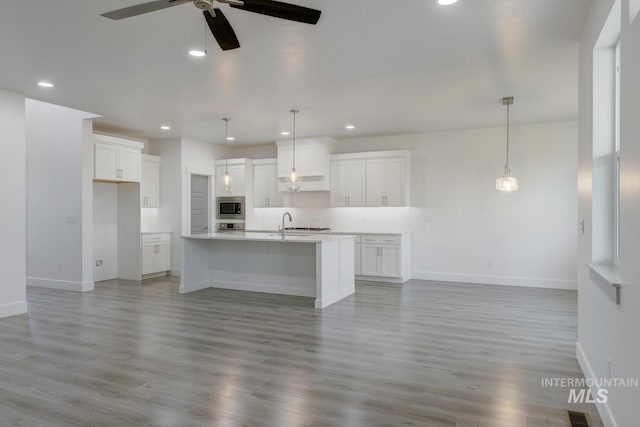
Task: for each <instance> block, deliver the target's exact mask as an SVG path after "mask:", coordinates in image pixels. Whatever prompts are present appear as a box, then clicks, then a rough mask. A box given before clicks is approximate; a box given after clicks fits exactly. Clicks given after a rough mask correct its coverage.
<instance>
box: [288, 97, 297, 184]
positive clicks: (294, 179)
mask: <svg viewBox="0 0 640 427" xmlns="http://www.w3.org/2000/svg"><path fill="white" fill-rule="evenodd" d="M289 112H290V113H291V114H293V138H292V141H293V162H292V164H291V165H292V167H291V173H290V174H289V191H294V192H295V191H300V186H299V185H298V173H297V172H296V114H298V113H299V112H300V110H296V109H293V110H289Z"/></svg>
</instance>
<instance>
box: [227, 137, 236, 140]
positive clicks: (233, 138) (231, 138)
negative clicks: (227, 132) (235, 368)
mask: <svg viewBox="0 0 640 427" xmlns="http://www.w3.org/2000/svg"><path fill="white" fill-rule="evenodd" d="M235 140H236V138H235V137H233V136H228V137H227V141H235Z"/></svg>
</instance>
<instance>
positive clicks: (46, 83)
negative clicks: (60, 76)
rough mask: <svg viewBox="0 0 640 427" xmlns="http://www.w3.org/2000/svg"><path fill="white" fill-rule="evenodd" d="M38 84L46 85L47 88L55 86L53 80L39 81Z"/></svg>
mask: <svg viewBox="0 0 640 427" xmlns="http://www.w3.org/2000/svg"><path fill="white" fill-rule="evenodd" d="M38 86H40V87H46V88H52V87H53V83H51V82H38Z"/></svg>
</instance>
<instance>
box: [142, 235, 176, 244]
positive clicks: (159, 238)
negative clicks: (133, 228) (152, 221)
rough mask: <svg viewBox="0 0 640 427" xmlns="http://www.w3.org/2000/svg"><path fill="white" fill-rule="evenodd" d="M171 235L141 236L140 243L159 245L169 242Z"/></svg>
mask: <svg viewBox="0 0 640 427" xmlns="http://www.w3.org/2000/svg"><path fill="white" fill-rule="evenodd" d="M170 240H171V233H151V234H143V235H142V243H160V242H169V241H170Z"/></svg>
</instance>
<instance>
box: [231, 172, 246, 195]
mask: <svg viewBox="0 0 640 427" xmlns="http://www.w3.org/2000/svg"><path fill="white" fill-rule="evenodd" d="M229 173H230V174H231V195H232V196H246V194H245V193H246V189H245V185H244V165H233V166H229Z"/></svg>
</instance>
